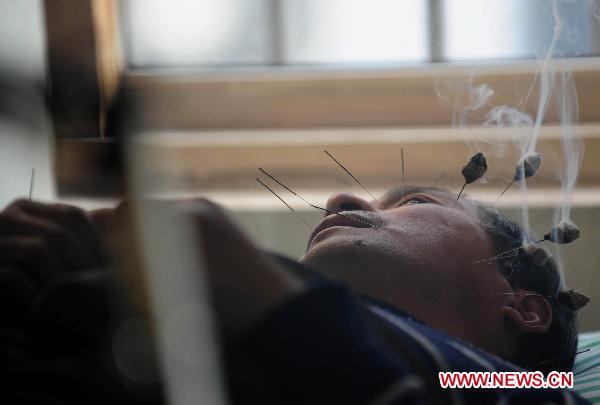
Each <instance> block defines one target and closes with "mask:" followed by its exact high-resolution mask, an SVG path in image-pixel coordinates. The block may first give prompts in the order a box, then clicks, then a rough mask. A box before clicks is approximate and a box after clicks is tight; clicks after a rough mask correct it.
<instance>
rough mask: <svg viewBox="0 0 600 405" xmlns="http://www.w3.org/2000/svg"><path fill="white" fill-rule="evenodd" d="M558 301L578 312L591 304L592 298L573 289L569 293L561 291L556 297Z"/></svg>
mask: <svg viewBox="0 0 600 405" xmlns="http://www.w3.org/2000/svg"><path fill="white" fill-rule="evenodd" d="M556 299H557V301H558V302H559V303H560V304H562V305H564V306H565V307H567V308H569V309H570V310H572V311H578V310H580V309H581V308H583V307H584V306H586V305H587V303H588V302H590V297H588V296H587V295H585V294H582V293H580V292H577V291H575V290H573V289H572V288H571V289H569V290H567V291H561V292H559V293H558V295H557V296H556Z"/></svg>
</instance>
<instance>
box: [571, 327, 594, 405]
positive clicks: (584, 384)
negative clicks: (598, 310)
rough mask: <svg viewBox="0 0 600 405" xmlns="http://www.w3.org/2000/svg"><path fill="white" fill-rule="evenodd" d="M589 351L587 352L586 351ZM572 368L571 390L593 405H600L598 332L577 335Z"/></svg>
mask: <svg viewBox="0 0 600 405" xmlns="http://www.w3.org/2000/svg"><path fill="white" fill-rule="evenodd" d="M588 349H589V350H588ZM583 350H588V351H586V352H584V353H580V354H578V355H577V357H575V365H574V367H573V377H574V380H575V381H574V383H573V390H574V391H575V392H576V393H578V394H579V395H581V396H582V397H584V398H586V399H587V400H588V401H590V402H591V403H593V404H600V332H591V333H582V334H581V335H579V345H578V347H577V351H578V352H581V351H583Z"/></svg>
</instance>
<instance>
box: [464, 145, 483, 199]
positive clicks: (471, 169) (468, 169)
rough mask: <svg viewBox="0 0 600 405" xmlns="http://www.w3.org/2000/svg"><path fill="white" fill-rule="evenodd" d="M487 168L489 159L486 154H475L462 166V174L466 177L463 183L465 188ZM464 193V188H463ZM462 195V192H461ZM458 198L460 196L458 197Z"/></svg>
mask: <svg viewBox="0 0 600 405" xmlns="http://www.w3.org/2000/svg"><path fill="white" fill-rule="evenodd" d="M486 170H487V160H486V158H485V155H484V154H483V153H481V152H479V153H476V154H474V155H473V156H472V157H471V159H469V161H468V162H467V164H466V165H464V166H463V168H462V175H463V177H464V178H465V184H464V185H463V189H464V188H465V186H466V185H467V184H471V183H473V182H474V181H475V180H478V179H480V178H481V176H483V175H484V174H485V172H486ZM461 193H462V190H461ZM459 197H460V194H459ZM457 200H458V198H457Z"/></svg>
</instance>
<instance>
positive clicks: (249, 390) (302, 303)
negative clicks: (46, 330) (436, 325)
mask: <svg viewBox="0 0 600 405" xmlns="http://www.w3.org/2000/svg"><path fill="white" fill-rule="evenodd" d="M280 262H281V263H283V264H284V265H285V266H287V267H288V268H289V269H290V270H291V271H293V272H294V273H296V274H302V275H303V277H304V278H305V279H306V280H307V281H308V283H309V285H311V287H309V288H308V290H307V291H306V292H305V293H303V294H302V295H300V296H297V297H296V298H294V299H292V300H290V301H289V302H287V303H286V304H285V305H283V306H281V307H280V308H278V309H277V310H276V311H274V312H273V313H271V314H270V316H268V317H267V318H266V319H263V321H262V322H261V323H260V324H259V325H257V327H256V328H255V329H254V331H253V332H252V333H251V334H250V335H249V336H248V337H247V338H246V339H245V340H244V341H243V342H239V344H238V345H237V347H236V350H235V355H234V356H232V357H233V359H234V360H231V359H230V361H229V366H230V370H229V371H230V373H229V375H230V376H231V380H232V383H231V384H232V388H233V393H234V394H235V393H236V392H237V393H241V394H243V395H238V396H235V399H236V400H237V401H236V402H239V403H257V402H254V400H255V399H257V398H258V399H260V400H261V403H265V402H264V401H265V400H266V399H269V400H271V403H286V404H296V403H297V404H320V403H323V404H332V403H343V404H364V403H394V404H395V403H398V404H400V403H402V404H404V403H407V404H412V403H424V404H431V403H435V404H437V403H465V404H486V403H497V402H499V401H506V402H507V403H528V404H529V403H587V402H586V401H585V400H583V399H581V398H579V397H577V396H576V395H575V394H573V393H571V392H569V391H566V390H552V389H504V390H499V389H477V390H475V389H470V390H468V389H462V390H459V389H441V387H440V383H439V379H438V372H439V371H490V372H491V371H499V372H500V371H520V370H522V369H520V368H519V367H517V366H515V365H512V364H510V363H508V362H505V361H503V360H502V359H499V358H498V357H496V356H493V355H490V354H488V353H485V352H483V351H482V350H480V349H478V348H476V347H474V346H472V345H470V344H468V343H466V342H462V341H459V340H458V339H455V338H453V337H450V336H448V335H446V334H444V333H443V332H440V331H437V330H434V329H432V328H430V327H428V326H427V325H424V324H423V323H421V322H419V321H417V320H414V319H412V318H411V317H410V316H408V315H407V314H404V313H402V312H401V311H399V310H397V309H395V308H392V307H390V306H387V305H385V304H383V303H381V302H378V301H376V300H373V299H370V298H366V297H362V298H357V297H354V296H352V295H351V294H350V293H348V292H347V290H346V289H344V288H343V287H340V286H338V285H335V284H333V283H330V282H327V281H326V280H323V279H321V278H320V277H319V276H318V275H316V274H315V273H313V272H311V270H310V269H307V268H304V267H303V266H301V265H299V264H298V263H296V262H293V261H290V260H287V259H280ZM240 364H241V366H240ZM241 370H253V373H252V375H253V379H252V380H251V381H248V380H247V379H245V376H244V373H242V372H241ZM238 371H240V372H239V373H238ZM257 374H259V375H260V378H259V377H257ZM257 381H259V382H260V384H259V385H254V386H253V384H255V383H256V382H257ZM265 392H267V393H268V394H269V395H268V396H267V395H265ZM253 395H256V396H255V397H254V396H253ZM378 401H381V402H378Z"/></svg>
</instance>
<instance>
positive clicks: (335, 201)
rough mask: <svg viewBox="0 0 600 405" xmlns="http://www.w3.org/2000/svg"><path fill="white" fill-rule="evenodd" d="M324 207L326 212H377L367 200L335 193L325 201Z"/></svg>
mask: <svg viewBox="0 0 600 405" xmlns="http://www.w3.org/2000/svg"><path fill="white" fill-rule="evenodd" d="M325 207H326V208H327V209H328V210H331V211H335V212H339V211H371V212H375V211H377V208H376V207H375V206H374V205H373V204H372V203H370V202H369V201H367V200H364V199H362V198H360V197H357V196H355V195H354V194H352V193H346V192H344V193H335V194H333V195H332V196H331V197H329V199H328V200H327V205H325Z"/></svg>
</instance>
